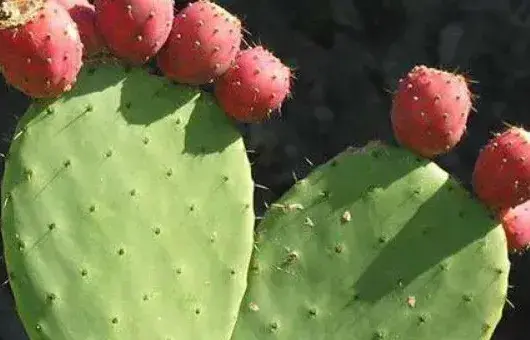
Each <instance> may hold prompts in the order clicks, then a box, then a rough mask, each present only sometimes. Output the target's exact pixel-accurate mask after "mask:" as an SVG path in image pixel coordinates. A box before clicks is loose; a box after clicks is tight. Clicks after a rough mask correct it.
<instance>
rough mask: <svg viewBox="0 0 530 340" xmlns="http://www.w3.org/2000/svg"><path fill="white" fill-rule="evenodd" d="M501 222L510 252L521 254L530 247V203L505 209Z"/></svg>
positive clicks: (501, 215) (526, 202) (501, 214)
mask: <svg viewBox="0 0 530 340" xmlns="http://www.w3.org/2000/svg"><path fill="white" fill-rule="evenodd" d="M499 216H500V220H501V223H502V226H503V228H504V233H505V234H506V241H507V242H508V250H509V251H512V252H520V251H524V250H526V249H528V246H530V201H525V202H524V203H521V204H519V205H517V206H515V207H513V208H509V209H505V210H503V211H502V212H501V213H500V214H499Z"/></svg>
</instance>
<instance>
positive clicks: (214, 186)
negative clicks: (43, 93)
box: [2, 66, 254, 340]
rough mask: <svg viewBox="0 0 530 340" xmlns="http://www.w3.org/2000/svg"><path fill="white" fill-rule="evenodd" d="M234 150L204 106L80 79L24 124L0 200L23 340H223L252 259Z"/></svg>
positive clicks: (206, 100) (136, 85)
mask: <svg viewBox="0 0 530 340" xmlns="http://www.w3.org/2000/svg"><path fill="white" fill-rule="evenodd" d="M252 192H253V183H252V180H251V175H250V166H249V163H248V160H247V157H246V152H245V148H244V145H243V142H242V139H241V136H240V135H239V133H238V132H237V130H235V128H234V127H233V126H232V125H231V123H230V122H229V121H228V119H226V116H225V115H224V113H223V112H221V111H220V109H219V108H218V107H217V106H215V105H214V104H213V101H212V99H211V98H210V96H209V95H206V94H201V93H200V92H199V91H197V90H195V89H192V88H189V87H184V86H179V85H174V84H172V83H170V82H169V81H167V80H164V79H161V78H158V77H155V76H152V75H148V74H147V73H146V72H145V71H143V70H140V69H133V70H132V71H128V72H126V71H125V70H123V69H121V68H119V67H117V66H116V67H115V66H100V67H98V68H96V69H92V70H89V69H86V70H84V71H83V73H82V74H81V76H80V78H79V81H78V84H77V86H76V87H75V88H74V90H73V91H72V92H71V93H69V94H67V95H65V96H64V97H62V98H61V99H58V100H56V101H52V102H47V103H42V102H41V103H40V104H35V105H33V106H32V107H31V108H30V109H29V111H28V112H27V113H26V115H25V116H24V117H23V119H22V120H21V122H20V125H19V128H18V133H17V134H16V136H15V138H14V140H13V142H12V145H11V150H10V154H9V159H8V163H7V169H6V173H5V177H4V180H3V187H2V218H3V221H2V222H3V229H2V234H3V239H4V243H5V251H6V259H7V266H8V269H9V271H10V282H11V285H12V288H13V290H14V293H15V297H16V302H17V306H18V309H19V313H20V315H21V317H22V320H23V322H24V324H25V327H26V329H27V331H28V333H29V335H30V337H31V338H32V339H52V340H63V339H64V340H72V339H83V340H103V339H105V340H112V339H120V340H123V339H128V340H130V339H161V340H169V339H173V340H176V339H219V340H221V339H228V338H229V337H230V334H231V332H232V328H233V325H234V323H235V321H236V319H237V313H238V309H239V306H240V302H241V299H242V297H243V295H244V291H245V288H246V275H247V269H248V264H249V261H250V254H251V251H252V246H253V223H254V216H253V209H252V205H253V201H252V200H253V198H252Z"/></svg>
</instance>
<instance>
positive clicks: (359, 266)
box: [232, 143, 509, 340]
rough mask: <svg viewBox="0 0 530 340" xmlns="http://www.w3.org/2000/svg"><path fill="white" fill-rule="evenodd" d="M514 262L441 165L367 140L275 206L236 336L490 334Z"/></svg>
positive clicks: (458, 339) (368, 338) (318, 338)
mask: <svg viewBox="0 0 530 340" xmlns="http://www.w3.org/2000/svg"><path fill="white" fill-rule="evenodd" d="M508 272H509V262H508V257H507V251H506V238H505V236H504V234H503V230H502V228H501V227H500V226H499V225H498V223H497V222H496V221H494V220H493V219H492V218H490V217H489V216H488V212H487V210H486V209H485V208H484V207H483V206H482V205H481V204H480V203H478V202H477V201H476V200H474V199H472V198H471V197H470V195H469V193H468V192H467V191H466V190H465V189H463V188H462V187H461V186H460V185H459V184H458V183H457V182H456V181H455V180H454V179H452V178H451V177H450V176H449V174H448V173H446V172H445V171H444V170H442V169H441V168H440V167H438V166H437V165H436V164H435V163H432V162H429V161H427V160H424V159H421V158H417V157H416V156H414V155H413V154H412V153H410V152H408V151H406V150H404V149H401V148H395V147H390V146H385V145H383V144H380V143H371V144H369V145H367V146H366V147H364V148H360V149H352V150H347V151H345V152H343V153H342V154H340V155H339V156H337V157H336V158H335V159H333V160H331V161H330V162H328V163H327V164H324V165H322V166H320V167H319V168H317V169H316V170H314V171H313V173H311V174H310V175H309V176H308V177H307V178H305V179H303V180H300V181H299V182H298V183H297V184H296V185H295V186H294V187H293V188H292V189H291V190H290V191H289V192H287V193H286V194H285V195H284V196H283V197H282V198H281V199H280V200H279V201H278V202H277V203H275V204H273V205H272V206H271V209H270V210H269V211H268V212H267V214H266V216H265V217H264V219H263V220H262V221H261V223H260V225H258V229H257V235H256V245H255V251H254V253H253V259H252V262H251V269H250V272H249V287H248V289H247V292H246V295H245V298H244V300H243V303H242V305H241V311H240V315H239V319H238V322H237V323H236V327H235V331H234V334H233V336H232V340H261V339H272V338H274V339H278V340H280V339H281V340H292V339H307V340H324V339H325V340H331V339H333V340H339V339H340V340H342V339H349V340H375V339H377V340H386V339H432V340H471V339H473V340H478V339H489V338H490V337H491V334H492V332H493V330H494V329H495V326H496V325H497V323H498V321H499V319H500V317H501V311H502V308H503V306H504V303H505V297H506V293H507V284H508V282H507V278H508Z"/></svg>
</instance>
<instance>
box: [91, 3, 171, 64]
mask: <svg viewBox="0 0 530 340" xmlns="http://www.w3.org/2000/svg"><path fill="white" fill-rule="evenodd" d="M94 6H95V7H96V24H97V27H98V29H99V31H100V33H101V35H102V37H103V39H104V40H105V42H106V45H107V47H108V49H109V50H110V51H111V52H112V53H113V54H114V55H115V56H116V57H118V58H120V59H122V60H124V61H126V62H128V63H130V64H133V65H142V64H145V63H146V62H147V61H149V59H151V58H152V57H153V56H155V55H156V54H157V53H158V51H159V50H160V49H161V48H162V46H163V45H164V43H165V42H166V40H167V38H168V36H169V32H170V31H171V24H172V22H173V1H172V0H96V1H95V3H94Z"/></svg>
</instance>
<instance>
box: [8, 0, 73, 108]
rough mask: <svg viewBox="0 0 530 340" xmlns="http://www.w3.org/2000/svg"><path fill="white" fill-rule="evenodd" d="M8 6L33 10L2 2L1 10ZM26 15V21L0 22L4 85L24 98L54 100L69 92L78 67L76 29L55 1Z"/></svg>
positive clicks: (14, 2)
mask: <svg viewBox="0 0 530 340" xmlns="http://www.w3.org/2000/svg"><path fill="white" fill-rule="evenodd" d="M9 5H12V6H17V5H23V6H36V5H35V4H34V3H32V2H30V1H26V2H23V1H20V0H11V1H9V0H6V1H4V2H3V8H7V6H9ZM40 6H42V7H40ZM24 9H27V8H24ZM28 11H31V12H32V15H31V16H29V17H24V16H23V15H22V16H20V17H18V18H17V16H16V15H15V14H13V15H12V16H6V17H9V18H8V19H4V18H3V19H0V27H1V28H0V46H1V48H0V68H1V70H2V73H3V75H4V78H5V79H6V81H7V82H8V83H9V84H10V85H12V86H13V87H15V88H17V89H19V90H20V91H22V92H23V93H25V94H26V95H28V96H30V97H34V98H51V97H57V96H59V95H61V94H62V93H64V92H65V91H68V90H70V89H71V88H72V86H73V85H74V84H75V82H76V78H77V75H78V73H79V70H80V68H81V66H82V56H83V45H82V43H81V38H80V36H79V32H78V30H77V26H76V24H75V22H74V21H73V20H72V18H71V17H70V15H69V14H68V12H67V10H66V9H65V8H63V7H62V6H61V5H59V4H58V3H57V2H55V1H46V2H43V3H42V4H41V5H39V7H38V8H36V9H33V10H28ZM11 13H14V12H11ZM18 19H20V20H18ZM28 20H29V21H28ZM17 21H18V22H17Z"/></svg>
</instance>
